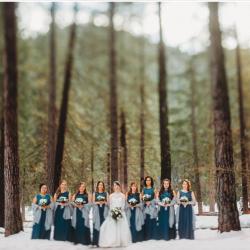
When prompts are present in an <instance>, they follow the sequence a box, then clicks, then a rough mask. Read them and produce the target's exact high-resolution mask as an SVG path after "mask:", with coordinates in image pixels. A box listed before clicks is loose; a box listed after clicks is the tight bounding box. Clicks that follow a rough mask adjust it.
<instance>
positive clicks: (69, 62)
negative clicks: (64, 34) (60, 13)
mask: <svg viewBox="0 0 250 250" xmlns="http://www.w3.org/2000/svg"><path fill="white" fill-rule="evenodd" d="M76 15H77V6H76V5H75V7H74V22H73V24H72V25H71V28H70V37H69V44H68V53H67V57H66V65H65V72H64V85H63V94H62V102H61V108H60V118H59V124H58V131H57V144H56V155H55V168H54V169H55V173H54V190H56V188H57V187H58V186H59V182H60V179H61V173H62V161H63V151H64V141H65V130H66V123H67V112H68V99H69V91H70V85H71V74H72V68H73V53H74V47H75V40H76Z"/></svg>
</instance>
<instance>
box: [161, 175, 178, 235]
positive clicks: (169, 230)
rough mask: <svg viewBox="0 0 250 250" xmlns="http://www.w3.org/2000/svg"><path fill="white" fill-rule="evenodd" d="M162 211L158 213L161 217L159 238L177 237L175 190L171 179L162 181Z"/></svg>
mask: <svg viewBox="0 0 250 250" xmlns="http://www.w3.org/2000/svg"><path fill="white" fill-rule="evenodd" d="M158 198H159V202H158V205H159V206H160V211H159V214H158V219H159V228H158V231H159V239H161V240H162V239H163V240H170V239H175V238H176V229H175V214H174V204H175V198H176V195H175V192H174V191H173V190H172V188H171V182H170V180H169V179H164V180H163V181H162V185H161V189H160V192H159V197H158Z"/></svg>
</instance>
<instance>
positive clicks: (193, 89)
mask: <svg viewBox="0 0 250 250" xmlns="http://www.w3.org/2000/svg"><path fill="white" fill-rule="evenodd" d="M192 60H193V59H192ZM192 60H191V62H190V80H191V81H190V88H191V129H192V146H193V161H194V162H193V164H194V165H193V166H194V183H195V190H196V198H197V201H198V213H199V214H202V200H201V183H200V171H199V157H198V149H197V126H196V109H195V107H196V80H195V73H194V65H193V61H192Z"/></svg>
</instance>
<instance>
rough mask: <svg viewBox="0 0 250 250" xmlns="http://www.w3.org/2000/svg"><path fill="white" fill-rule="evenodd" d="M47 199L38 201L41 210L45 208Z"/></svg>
mask: <svg viewBox="0 0 250 250" xmlns="http://www.w3.org/2000/svg"><path fill="white" fill-rule="evenodd" d="M47 202H48V201H47V199H40V201H39V206H40V207H41V208H42V209H45V207H46V206H47Z"/></svg>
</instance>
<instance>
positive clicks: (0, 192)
mask: <svg viewBox="0 0 250 250" xmlns="http://www.w3.org/2000/svg"><path fill="white" fill-rule="evenodd" d="M0 81H1V84H0V89H1V91H0V93H1V96H0V107H1V109H0V136H1V137H0V201H2V202H0V227H4V119H3V115H4V114H3V102H4V99H3V98H4V97H3V84H2V79H0Z"/></svg>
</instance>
